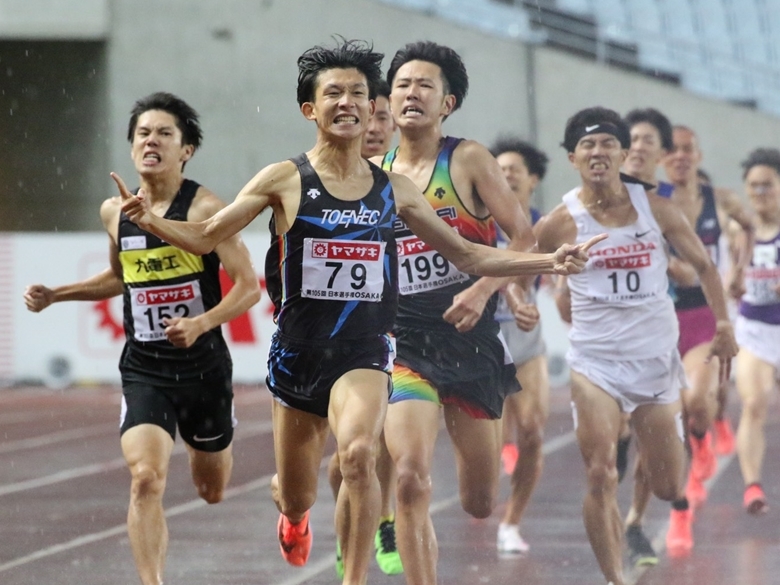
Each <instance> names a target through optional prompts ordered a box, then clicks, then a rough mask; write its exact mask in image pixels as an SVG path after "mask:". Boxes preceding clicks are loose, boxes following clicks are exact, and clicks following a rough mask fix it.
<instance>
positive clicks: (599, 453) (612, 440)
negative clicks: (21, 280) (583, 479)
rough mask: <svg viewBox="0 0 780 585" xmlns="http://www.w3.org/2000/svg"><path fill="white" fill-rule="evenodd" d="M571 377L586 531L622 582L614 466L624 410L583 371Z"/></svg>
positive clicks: (609, 573)
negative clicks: (583, 472)
mask: <svg viewBox="0 0 780 585" xmlns="http://www.w3.org/2000/svg"><path fill="white" fill-rule="evenodd" d="M571 380H572V391H571V393H572V400H573V401H574V404H575V407H576V416H577V421H578V422H577V442H578V443H579V446H580V451H581V452H582V458H583V460H584V461H585V467H586V473H587V479H588V491H587V493H586V494H585V501H584V503H583V517H584V521H585V531H586V532H587V533H588V540H589V541H590V546H591V548H592V549H593V553H594V554H595V555H596V560H597V561H598V563H599V567H600V568H601V572H602V573H603V574H604V577H606V579H607V582H612V583H613V584H614V585H623V583H624V580H623V550H622V537H623V531H622V529H621V522H620V510H619V509H618V504H617V469H616V467H615V457H616V451H617V439H618V433H619V432H620V425H621V421H622V413H621V411H620V408H619V406H618V403H617V402H616V401H615V399H614V398H612V397H611V396H609V395H608V394H607V393H606V392H604V391H603V390H602V389H601V388H599V387H598V386H596V385H595V384H593V383H592V382H591V381H590V380H588V379H587V378H586V377H585V376H583V375H582V374H579V373H577V372H572V374H571Z"/></svg>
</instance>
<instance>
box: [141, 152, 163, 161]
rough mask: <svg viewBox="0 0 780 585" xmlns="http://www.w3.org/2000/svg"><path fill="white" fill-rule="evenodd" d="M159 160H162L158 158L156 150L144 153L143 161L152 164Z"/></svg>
mask: <svg viewBox="0 0 780 585" xmlns="http://www.w3.org/2000/svg"><path fill="white" fill-rule="evenodd" d="M160 161H162V159H161V158H160V155H159V154H157V153H156V152H147V153H146V154H144V163H149V164H153V163H158V162H160Z"/></svg>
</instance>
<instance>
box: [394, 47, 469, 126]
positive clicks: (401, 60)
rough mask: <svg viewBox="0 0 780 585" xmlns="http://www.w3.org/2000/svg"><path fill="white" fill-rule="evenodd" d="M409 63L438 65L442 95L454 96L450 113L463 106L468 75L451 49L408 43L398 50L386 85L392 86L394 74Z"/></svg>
mask: <svg viewBox="0 0 780 585" xmlns="http://www.w3.org/2000/svg"><path fill="white" fill-rule="evenodd" d="M409 61H427V62H428V63H433V64H434V65H438V66H439V69H441V76H442V81H443V82H444V93H445V94H452V95H454V96H455V107H454V108H452V111H453V112H454V111H455V110H457V109H458V108H459V107H460V106H461V104H463V100H465V99H466V94H467V93H468V92H469V75H468V73H466V66H465V65H464V64H463V60H462V59H461V58H460V55H458V54H457V53H456V52H455V51H454V50H453V49H451V48H449V47H445V46H444V45H439V44H437V43H434V42H433V41H417V42H416V43H408V44H407V45H406V46H404V47H403V48H402V49H398V51H397V52H396V54H395V56H394V57H393V60H392V61H391V62H390V68H389V69H388V70H387V83H389V84H390V87H392V86H393V79H395V74H396V73H398V70H399V69H400V68H401V67H402V66H403V65H404V64H406V63H408V62H409Z"/></svg>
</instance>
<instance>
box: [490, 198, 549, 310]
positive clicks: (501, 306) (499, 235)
mask: <svg viewBox="0 0 780 585" xmlns="http://www.w3.org/2000/svg"><path fill="white" fill-rule="evenodd" d="M541 217H542V214H541V213H539V210H538V209H535V208H533V207H532V208H531V217H530V218H529V219H530V220H531V225H536V222H537V221H539V219H540V218H541ZM507 243H508V242H507V240H506V237H505V236H504V234H503V232H501V230H496V246H497V247H499V248H503V249H506V246H507ZM541 281H542V277H541V276H537V277H536V278H535V279H534V285H533V287H531V289H530V290H529V291H528V294H527V296H526V299H525V302H526V303H529V304H534V303H536V292H537V291H538V290H539V284H540V283H541ZM494 318H495V320H496V321H498V322H499V323H505V322H507V321H514V320H515V317H514V315H513V314H512V311H511V310H510V309H509V304H508V303H507V302H506V298H505V297H504V295H503V293H501V292H499V295H498V306H497V307H496V314H495V316H494Z"/></svg>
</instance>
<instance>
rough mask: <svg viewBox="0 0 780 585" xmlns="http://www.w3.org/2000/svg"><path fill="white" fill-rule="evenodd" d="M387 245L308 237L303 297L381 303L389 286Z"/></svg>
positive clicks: (305, 252) (304, 261)
mask: <svg viewBox="0 0 780 585" xmlns="http://www.w3.org/2000/svg"><path fill="white" fill-rule="evenodd" d="M385 244H386V242H365V241H361V240H357V241H350V240H321V239H317V238H306V239H305V240H304V241H303V266H302V271H303V277H302V286H301V296H302V297H306V298H312V299H325V300H332V301H351V300H360V301H368V302H371V303H378V302H379V301H381V300H382V292H383V290H384V286H385V279H384V261H383V260H384V255H385Z"/></svg>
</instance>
